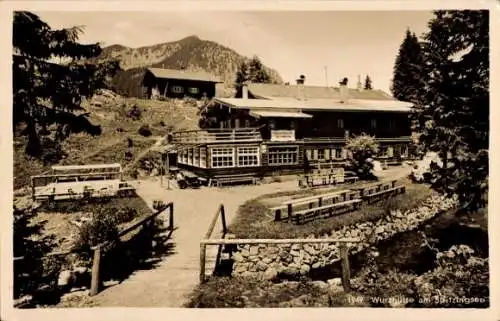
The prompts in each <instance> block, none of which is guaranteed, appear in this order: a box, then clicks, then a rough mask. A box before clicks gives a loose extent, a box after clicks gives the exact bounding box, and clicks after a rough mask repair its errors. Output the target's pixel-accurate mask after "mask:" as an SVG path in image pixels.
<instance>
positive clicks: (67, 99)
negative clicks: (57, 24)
mask: <svg viewBox="0 0 500 321" xmlns="http://www.w3.org/2000/svg"><path fill="white" fill-rule="evenodd" d="M82 31H83V28H82V27H73V28H69V29H61V30H52V29H51V28H50V26H49V25H48V24H46V23H45V22H44V21H42V20H41V19H40V18H39V17H38V16H37V15H36V14H33V13H31V12H25V11H20V12H15V13H14V22H13V48H14V53H13V76H14V79H13V98H14V104H13V126H14V128H15V127H17V126H18V125H21V124H22V125H24V131H23V133H24V134H25V135H27V137H28V143H27V145H26V152H27V154H28V155H31V156H36V157H41V156H42V154H43V148H44V146H46V145H52V146H55V147H56V149H57V148H59V146H60V144H59V143H60V142H61V141H62V140H63V139H64V138H66V137H68V136H69V135H70V134H71V133H77V132H86V133H89V134H92V135H99V134H100V133H101V128H100V126H98V125H94V124H92V123H90V121H89V119H88V113H85V111H84V109H83V108H82V107H81V102H82V99H83V98H84V97H85V98H89V97H92V95H93V94H94V92H95V91H96V90H97V89H99V88H103V87H105V86H106V82H107V81H108V80H109V78H108V77H109V76H112V75H114V74H115V73H116V71H117V70H118V69H119V66H118V62H117V61H109V62H105V63H96V62H92V61H91V60H92V58H95V57H97V56H99V54H100V53H101V51H102V49H101V47H100V45H99V44H88V45H84V44H79V43H77V40H78V36H79V35H80V34H81V32H82ZM94 60H95V59H94ZM51 61H58V63H54V62H51ZM49 128H52V130H48V129H49Z"/></svg>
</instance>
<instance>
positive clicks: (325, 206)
mask: <svg viewBox="0 0 500 321" xmlns="http://www.w3.org/2000/svg"><path fill="white" fill-rule="evenodd" d="M404 192H405V186H403V185H397V180H392V181H388V182H381V183H376V184H369V185H365V186H361V187H356V188H352V189H345V190H340V191H334V192H329V193H323V194H318V195H313V196H308V197H302V198H296V199H292V200H287V201H284V202H282V203H281V204H280V205H278V206H274V207H272V208H271V209H270V211H271V213H272V215H273V216H274V220H275V221H291V222H292V223H295V224H304V223H307V222H310V221H313V220H315V219H319V218H327V217H331V216H333V215H338V214H342V213H347V212H352V211H354V210H356V209H358V208H359V207H360V206H361V204H362V203H363V202H366V203H368V204H371V203H374V202H377V201H380V200H382V199H384V198H387V197H392V196H395V195H398V194H402V193H404Z"/></svg>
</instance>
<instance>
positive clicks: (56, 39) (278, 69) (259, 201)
mask: <svg viewBox="0 0 500 321" xmlns="http://www.w3.org/2000/svg"><path fill="white" fill-rule="evenodd" d="M11 15H12V20H11V23H12V49H11V51H12V54H11V56H12V57H11V58H12V60H11V61H12V62H11V66H12V87H11V88H12V127H11V129H10V128H9V129H8V130H11V131H12V149H13V164H12V165H13V172H12V175H13V179H12V184H13V186H12V189H13V195H12V197H13V198H12V200H13V204H12V206H11V208H10V210H11V211H12V213H13V214H12V222H11V223H9V224H10V225H9V226H10V227H9V229H11V230H12V234H13V239H12V242H13V244H12V253H11V255H12V257H11V261H10V262H9V263H8V264H7V267H8V268H10V267H12V269H13V271H12V289H11V293H10V294H9V295H10V296H11V297H12V300H13V301H12V302H13V306H12V308H13V309H15V310H19V309H22V310H25V309H41V310H44V309H52V308H65V309H68V308H102V307H105V308H124V307H128V308H185V309H200V308H212V309H219V308H277V309H278V310H277V311H280V310H286V309H281V308H334V309H335V308H388V309H395V308H398V309H403V310H404V309H405V308H427V309H429V308H436V309H437V308H439V309H443V308H448V309H450V308H454V309H455V308H460V309H465V310H467V309H470V310H472V309H482V310H486V309H488V308H490V307H491V305H492V302H491V301H490V290H491V289H490V254H491V249H490V243H491V240H490V239H489V236H488V204H489V203H488V194H489V168H490V164H489V157H490V153H489V149H490V109H489V105H490V21H491V16H490V11H489V10H487V9H453V10H449V9H443V10H441V9H439V10H407V11H404V10H401V7H399V9H398V10H373V11H370V10H365V11H347V10H314V11H313V10H311V11H309V10H301V11H297V10H294V11H290V10H262V11H260V10H254V9H252V10H234V11H231V10H203V9H199V10H178V11H176V10H172V9H170V10H169V11H155V10H154V8H149V9H148V10H147V11H119V10H118V9H117V10H115V11H109V10H107V11H100V10H95V11H93V10H81V11H78V10H67V11H60V10H57V8H54V10H15V11H12V12H11ZM9 56H10V53H9ZM9 108H10V107H9ZM9 122H10V120H9ZM9 126H10V125H9ZM5 170H6V171H7V170H8V168H6V169H5ZM6 211H7V210H6ZM6 214H9V213H8V212H6ZM9 255H10V254H9ZM417 310H418V309H417ZM465 310H464V311H465ZM365 312H367V310H365ZM304 317H305V316H304Z"/></svg>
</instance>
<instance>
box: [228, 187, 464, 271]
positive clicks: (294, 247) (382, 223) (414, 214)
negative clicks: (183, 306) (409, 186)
mask: <svg viewBox="0 0 500 321" xmlns="http://www.w3.org/2000/svg"><path fill="white" fill-rule="evenodd" d="M456 204H457V200H456V198H453V199H450V198H445V197H443V196H432V197H430V198H429V199H427V200H426V201H425V202H424V204H423V205H422V206H420V207H418V208H415V209H410V210H408V211H405V212H401V211H399V210H397V211H393V212H391V214H390V215H387V216H384V217H382V218H381V219H379V220H377V221H368V222H363V223H359V224H356V225H351V226H345V227H343V228H341V229H339V230H333V231H331V233H330V235H323V236H314V235H311V236H309V237H308V238H311V239H313V238H338V239H340V238H359V239H361V242H360V243H347V246H348V247H349V248H350V250H349V253H350V254H355V253H358V252H360V251H362V250H364V249H366V248H368V247H369V246H370V245H372V244H374V243H376V242H377V241H381V240H385V239H388V238H390V237H392V236H393V235H395V234H397V233H402V232H406V231H411V230H414V229H416V228H417V227H418V226H419V225H420V224H422V223H423V222H425V221H427V220H429V219H431V218H433V217H434V216H436V215H437V214H439V213H441V212H443V211H446V210H448V209H450V208H453V207H454V206H456ZM346 215H348V214H346ZM232 259H233V260H234V265H233V271H232V275H233V276H260V277H264V278H266V279H274V278H275V277H276V276H277V275H278V274H279V273H280V274H281V273H283V274H288V275H299V274H302V275H306V274H308V273H309V271H310V270H311V269H316V268H321V267H324V266H327V265H330V264H333V263H335V262H337V261H339V260H340V257H339V248H338V244H333V243H332V244H328V243H322V244H318V243H314V244H307V243H304V244H259V245H248V244H246V245H238V247H237V250H236V251H235V252H233V254H232Z"/></svg>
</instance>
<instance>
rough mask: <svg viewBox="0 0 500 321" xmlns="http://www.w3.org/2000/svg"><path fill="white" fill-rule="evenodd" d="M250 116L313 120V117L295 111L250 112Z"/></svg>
mask: <svg viewBox="0 0 500 321" xmlns="http://www.w3.org/2000/svg"><path fill="white" fill-rule="evenodd" d="M249 113H250V115H252V116H254V117H257V118H312V117H313V116H312V115H309V114H305V113H303V112H299V111H295V112H291V111H273V110H250V112H249Z"/></svg>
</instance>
